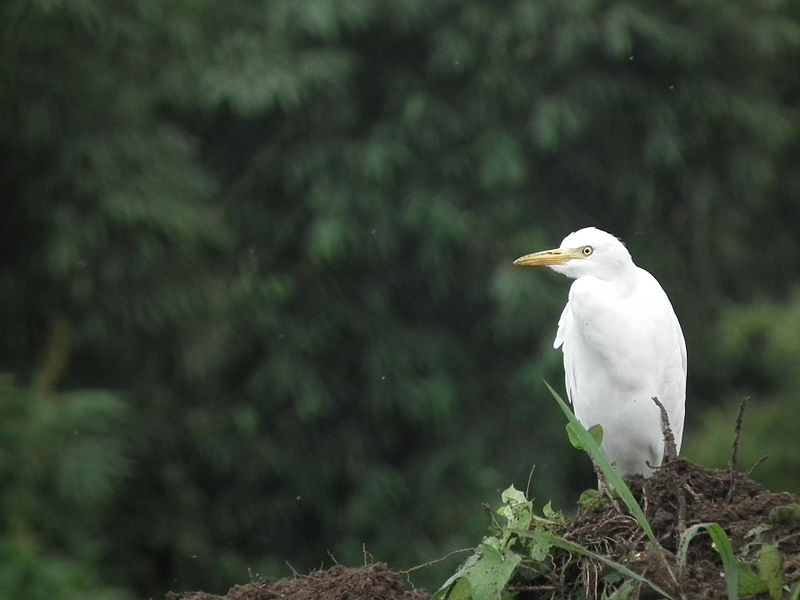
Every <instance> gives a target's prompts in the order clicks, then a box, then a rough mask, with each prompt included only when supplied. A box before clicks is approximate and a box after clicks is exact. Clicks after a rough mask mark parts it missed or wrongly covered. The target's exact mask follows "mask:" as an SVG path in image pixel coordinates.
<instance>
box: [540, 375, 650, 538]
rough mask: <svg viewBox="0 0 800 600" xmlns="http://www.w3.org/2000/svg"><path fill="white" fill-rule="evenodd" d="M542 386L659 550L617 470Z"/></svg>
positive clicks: (565, 404) (591, 436) (590, 435)
mask: <svg viewBox="0 0 800 600" xmlns="http://www.w3.org/2000/svg"><path fill="white" fill-rule="evenodd" d="M544 384H545V385H546V386H547V389H549V390H550V393H551V394H552V395H553V397H554V398H555V399H556V401H557V402H558V405H559V406H560V407H561V410H562V411H563V412H564V415H566V417H567V420H568V421H569V423H570V425H572V433H573V435H575V436H576V437H577V438H578V440H579V441H580V443H581V444H582V446H583V449H584V450H585V451H586V452H588V453H589V456H591V457H592V460H593V461H594V463H595V464H596V465H597V466H598V467H599V468H600V471H602V473H603V476H604V477H605V479H606V482H607V483H608V485H609V486H611V488H612V489H613V490H614V491H615V492H616V493H617V495H618V496H619V498H620V500H622V502H623V503H624V504H625V506H626V507H627V508H628V510H629V511H630V512H631V514H632V515H633V517H634V518H635V519H636V521H637V522H638V523H639V527H641V528H642V531H644V533H645V535H647V537H648V538H649V539H650V541H651V542H652V543H653V545H655V547H656V548H659V549H660V548H661V545H660V544H659V543H658V539H657V538H656V535H655V533H653V528H652V527H650V522H649V521H648V520H647V517H646V516H645V514H644V511H642V508H641V507H640V506H639V503H638V502H636V499H635V498H634V497H633V494H632V493H631V490H630V489H629V488H628V486H627V485H626V484H625V482H624V481H623V480H622V477H620V475H619V473H617V470H616V469H615V468H614V467H613V466H612V465H611V463H610V462H608V459H607V458H606V456H605V454H603V451H602V450H601V449H600V445H599V444H598V443H597V441H596V440H595V437H594V436H593V435H592V434H590V433H589V432H588V431H587V430H586V428H585V427H584V426H583V425H581V423H580V421H578V419H577V417H576V416H575V414H574V413H573V412H572V410H570V408H569V406H567V403H566V402H564V400H563V399H562V398H561V396H559V395H558V392H556V391H555V390H554V389H553V388H552V387H551V386H550V384H549V383H547V382H546V381H545V382H544Z"/></svg>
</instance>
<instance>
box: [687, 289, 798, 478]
mask: <svg viewBox="0 0 800 600" xmlns="http://www.w3.org/2000/svg"><path fill="white" fill-rule="evenodd" d="M798 331H800V293H798V292H797V290H794V291H793V292H792V293H791V295H790V296H789V297H788V298H786V299H785V300H783V301H761V302H757V303H753V304H752V305H750V306H737V307H735V308H730V309H728V310H726V311H725V312H724V313H723V314H722V318H721V319H720V322H719V335H720V337H721V339H722V343H721V344H720V347H721V348H722V349H723V350H724V352H725V354H724V355H723V357H724V359H725V360H724V363H725V365H726V367H727V371H728V374H729V381H730V382H731V387H730V389H729V390H727V391H726V393H727V396H728V399H729V402H726V403H725V404H724V405H720V406H717V407H715V408H714V409H713V410H710V411H708V412H707V413H706V414H704V415H703V417H702V425H701V427H699V428H698V431H697V434H696V436H695V437H696V439H695V440H694V443H693V445H692V447H693V450H694V452H693V458H695V459H697V460H699V461H701V463H702V464H708V465H713V466H719V467H723V466H725V465H726V464H727V461H728V460H730V457H731V451H730V445H725V444H722V443H720V441H721V440H727V441H728V444H731V443H732V442H733V427H732V423H734V421H735V412H736V401H737V400H740V399H741V398H742V397H746V398H747V406H746V409H745V417H744V426H743V431H742V434H741V437H740V440H739V465H740V468H741V469H743V470H747V469H750V468H752V467H753V466H755V465H756V463H757V462H758V461H759V460H761V459H762V458H764V457H768V460H767V461H766V462H765V463H764V464H763V465H759V467H758V470H757V471H756V472H755V475H754V477H756V478H757V479H758V480H760V481H762V482H763V483H764V484H766V485H767V486H768V487H770V488H771V489H774V490H781V491H783V490H788V491H791V492H794V493H796V494H800V447H798V445H797V444H796V443H791V442H790V443H787V440H794V439H796V438H797V428H798V423H800V420H799V419H798V418H797V417H798V416H800V413H799V412H798V408H797V389H798V388H800V372H798V370H797V368H796V364H797V356H798V354H800V336H798V335H797V332H798Z"/></svg>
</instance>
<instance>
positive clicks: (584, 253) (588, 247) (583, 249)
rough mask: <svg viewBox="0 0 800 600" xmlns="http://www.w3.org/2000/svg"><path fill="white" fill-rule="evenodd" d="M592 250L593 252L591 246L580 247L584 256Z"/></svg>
mask: <svg viewBox="0 0 800 600" xmlns="http://www.w3.org/2000/svg"><path fill="white" fill-rule="evenodd" d="M592 252H594V249H593V248H592V247H591V246H584V247H583V248H581V253H582V254H583V255H584V256H591V255H592Z"/></svg>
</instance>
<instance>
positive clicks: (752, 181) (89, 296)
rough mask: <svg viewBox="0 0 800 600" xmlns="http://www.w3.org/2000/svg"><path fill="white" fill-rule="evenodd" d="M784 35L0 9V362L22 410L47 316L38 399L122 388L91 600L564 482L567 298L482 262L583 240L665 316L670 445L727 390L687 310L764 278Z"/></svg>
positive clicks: (386, 10)
mask: <svg viewBox="0 0 800 600" xmlns="http://www.w3.org/2000/svg"><path fill="white" fill-rule="evenodd" d="M797 12H798V11H797V8H796V7H795V6H794V5H793V4H792V3H788V2H781V1H780V0H777V1H774V2H770V3H756V2H751V1H747V0H732V1H729V2H725V3H720V2H717V1H714V0H702V1H699V2H692V3H686V2H681V3H677V4H670V5H664V4H663V3H657V2H639V1H637V2H633V1H629V2H626V1H618V2H610V1H605V0H601V1H599V2H572V3H564V2H561V1H560V0H559V1H557V0H535V1H534V0H507V1H503V2H493V3H484V2H479V1H477V0H475V1H455V0H446V1H441V2H424V1H422V0H410V1H407V2H403V3H396V2H388V1H381V2H375V1H370V0H294V1H292V2H285V1H283V0H271V1H267V2H262V3H212V2H197V1H192V2H188V1H178V2H172V3H163V2H158V1H157V0H136V1H135V2H130V3H127V4H126V5H125V6H124V7H122V6H114V7H111V6H96V5H94V4H90V3H82V2H77V3H66V2H57V1H56V2H54V1H52V0H37V1H34V2H22V1H21V0H10V1H8V2H6V3H4V4H3V6H2V8H0V17H1V18H0V21H1V22H2V23H3V24H4V25H3V27H4V37H3V41H2V57H1V58H2V61H1V62H0V74H1V75H2V78H0V81H2V82H3V84H2V85H0V109H2V110H0V149H1V150H0V151H1V152H2V153H3V155H4V157H6V160H5V161H4V163H3V167H2V169H1V170H0V183H2V186H3V189H4V190H6V191H7V194H6V195H7V200H6V202H5V203H4V204H5V205H4V208H5V209H6V210H5V211H4V218H3V219H2V220H0V226H2V227H3V231H2V235H0V240H2V242H0V243H2V244H3V247H2V250H3V251H2V253H0V257H1V258H0V261H1V262H0V283H2V285H3V288H4V290H6V293H5V294H4V296H3V300H2V301H3V303H4V306H3V308H4V310H2V311H0V331H2V334H0V335H2V336H3V342H4V343H3V346H2V355H0V360H1V361H2V365H3V368H4V369H5V370H7V371H9V372H15V373H18V374H19V375H20V380H22V381H27V380H28V379H30V380H31V381H34V380H35V378H36V376H37V374H36V368H35V365H37V364H39V353H40V350H39V347H40V345H41V344H42V343H43V338H44V337H46V336H45V335H44V334H43V333H42V332H43V331H45V330H47V329H48V328H49V327H50V323H52V322H54V321H58V320H61V319H63V320H64V321H65V322H66V323H68V324H69V328H70V329H71V331H73V332H74V335H73V336H72V337H71V341H70V350H69V355H70V356H71V360H70V362H69V364H68V365H64V366H63V367H62V368H61V370H60V371H59V372H58V376H57V377H54V385H52V386H51V389H56V386H57V385H58V384H59V383H60V384H61V385H62V386H66V387H67V388H74V387H80V388H86V387H97V388H112V389H124V390H126V392H127V393H126V395H125V397H126V399H127V400H128V402H129V403H130V406H131V407H132V410H130V411H129V412H127V413H126V421H125V423H124V424H120V425H119V427H118V429H117V430H116V432H117V435H118V436H119V437H120V439H124V440H125V442H126V446H125V447H126V449H127V451H126V456H127V458H128V460H130V466H129V470H128V471H127V473H128V476H127V477H126V478H125V479H124V480H118V479H115V480H114V485H113V486H112V487H114V488H115V489H116V493H115V494H113V499H114V501H113V502H112V503H109V504H107V505H104V506H103V509H102V510H98V511H96V512H95V513H94V518H95V519H96V520H95V522H94V523H95V526H96V527H97V528H98V530H97V531H98V534H97V535H98V536H99V535H102V534H103V533H104V534H105V536H106V537H105V538H104V540H105V542H104V543H107V544H108V545H107V546H105V547H106V548H107V549H108V551H107V552H105V553H104V554H103V557H102V558H103V561H102V564H103V567H104V569H105V576H106V577H107V579H108V581H113V582H115V583H119V584H121V585H127V586H131V587H133V588H135V589H136V591H137V593H138V594H140V595H157V594H159V593H161V592H162V591H164V590H165V589H166V588H173V589H176V588H180V589H185V588H190V587H191V588H195V587H203V588H206V589H209V590H211V591H222V590H224V589H225V588H226V587H227V586H228V585H230V584H232V583H234V582H235V581H242V580H243V579H245V578H246V577H247V576H248V570H250V571H251V572H252V573H258V574H260V575H263V576H273V575H276V574H282V573H284V572H285V566H284V561H285V560H289V561H290V562H292V564H294V566H295V567H297V568H300V569H305V568H310V567H312V566H316V565H318V564H319V563H320V561H322V560H325V559H326V553H325V551H326V550H330V551H331V553H332V554H333V555H334V556H336V558H337V559H339V560H341V561H342V562H355V561H359V560H361V557H362V543H363V544H364V546H365V548H366V550H367V551H368V552H371V553H373V554H374V555H375V556H376V557H377V558H379V559H382V560H389V561H391V562H392V563H393V564H395V565H397V566H399V567H402V566H410V565H411V564H414V563H417V562H423V561H426V560H429V559H431V558H433V557H435V556H438V555H442V554H445V553H446V552H447V551H449V550H452V549H453V548H455V547H463V546H465V545H470V544H472V543H474V541H475V540H476V539H478V537H479V536H480V534H481V532H482V531H483V529H484V522H483V520H482V519H481V518H480V514H479V512H478V511H477V510H476V509H477V507H478V506H479V503H480V502H481V501H486V500H487V499H488V498H494V497H495V496H496V495H495V493H494V490H495V489H496V488H499V487H500V486H503V487H505V486H506V485H507V484H508V483H509V482H510V481H514V482H515V483H516V484H517V487H520V488H521V487H523V486H524V485H525V483H526V481H527V479H528V475H529V472H530V469H531V465H532V464H534V463H535V464H536V465H537V468H536V472H535V476H534V479H533V490H534V492H535V493H537V494H540V495H546V496H548V497H554V498H555V499H556V500H557V501H560V502H564V501H565V500H567V499H568V498H570V497H572V496H574V494H575V493H576V492H577V491H578V490H579V489H580V488H582V487H585V486H587V485H590V483H591V475H590V469H588V466H587V465H586V464H585V462H586V461H585V460H584V459H583V457H582V456H580V455H578V454H577V453H574V452H570V451H569V450H568V443H567V442H566V440H565V439H564V438H565V436H564V435H563V423H562V420H561V418H560V417H559V416H558V411H557V410H554V409H553V407H552V405H551V401H550V400H549V399H548V398H549V397H548V395H547V393H546V392H545V390H544V388H543V385H542V384H541V379H542V378H546V379H547V380H549V381H551V382H553V383H558V382H560V379H561V367H560V358H559V355H558V353H557V352H554V351H553V350H552V349H551V347H550V346H551V340H552V336H553V335H554V332H555V326H556V321H557V318H558V315H559V311H560V310H561V307H562V306H563V303H564V300H565V297H566V289H567V282H566V281H560V280H559V279H558V278H557V277H556V276H549V275H545V274H542V275H532V274H531V273H525V272H517V271H515V270H513V269H512V267H511V266H510V261H511V259H513V258H514V257H516V256H518V255H519V254H521V253H523V252H527V251H531V250H534V249H537V248H540V247H546V246H547V247H549V246H550V245H552V244H553V243H557V242H558V240H559V239H560V238H561V236H563V235H565V234H566V233H568V232H569V231H572V230H574V229H577V228H579V227H581V226H585V225H588V224H594V225H597V226H600V227H603V228H605V229H608V230H610V231H612V232H614V233H616V234H618V235H620V236H621V237H622V239H624V240H625V241H627V242H628V244H629V246H630V247H631V250H632V253H633V254H634V256H635V257H636V259H637V261H638V262H639V263H640V264H642V265H643V266H646V267H647V268H648V269H650V270H651V271H653V272H654V274H655V275H656V276H657V277H658V278H659V279H660V280H661V281H662V282H663V283H664V285H665V287H666V288H667V290H668V292H669V293H670V295H671V297H672V298H673V300H674V303H675V305H676V308H677V312H678V314H679V317H680V318H681V320H682V322H683V323H684V326H685V330H686V334H687V339H688V343H689V356H690V365H691V373H690V386H691V388H690V399H689V402H690V411H689V423H690V429H691V426H692V425H691V423H692V420H693V415H697V414H698V413H699V412H700V410H701V407H702V406H703V404H704V403H705V404H714V403H718V401H715V399H717V398H727V397H729V396H730V394H731V391H732V389H733V386H732V382H731V381H729V380H728V375H729V371H728V370H727V369H726V368H725V367H724V364H723V363H722V362H721V361H720V360H719V359H718V357H719V356H722V354H721V352H722V350H723V349H724V348H723V346H724V344H725V343H726V341H725V340H726V339H727V338H724V337H723V338H717V337H716V332H717V331H718V330H717V329H716V327H715V326H714V324H715V323H717V320H718V318H719V308H720V306H721V305H722V303H723V299H725V302H727V303H736V302H749V301H751V300H752V296H753V293H754V290H759V291H760V293H761V294H763V296H764V297H765V298H768V297H770V296H773V295H780V294H783V293H785V291H786V290H787V289H789V288H790V287H791V279H792V277H791V276H790V277H786V273H785V269H786V267H785V265H787V264H795V263H796V262H797V260H798V259H800V244H798V242H797V241H796V239H795V236H794V234H793V231H792V230H791V228H787V227H786V223H787V222H790V220H793V219H797V217H798V216H800V215H798V207H797V205H796V202H794V200H793V199H794V198H795V197H796V194H797V192H798V191H800V186H798V181H799V180H798V174H797V172H796V169H791V168H789V165H791V164H792V160H793V157H794V156H795V155H796V153H797V150H798V114H797V112H798V107H797V105H796V102H795V99H796V97H797V92H798V88H800V86H799V85H798V83H799V82H798V77H797V75H796V74H795V73H796V69H794V68H793V66H794V65H796V63H797V59H798V49H800V20H798V14H797ZM767 198H769V201H766V200H765V199H767ZM756 244H757V245H756ZM768 249H769V250H770V251H765V250H768ZM732 310H734V309H732ZM765 376H766V375H765ZM110 427H111V425H110ZM7 435H9V434H7V433H6V434H3V433H0V447H2V446H3V445H4V444H6V443H7V440H6V437H5V436H7ZM54 439H56V438H54ZM690 439H692V438H690ZM720 443H722V444H723V445H725V444H728V440H727V438H725V439H723V440H721V441H720ZM787 443H791V442H790V441H789V440H787ZM581 469H583V473H584V474H585V478H584V479H583V480H581V479H580V478H579V477H578V478H576V474H579V473H581ZM117 486H121V487H117ZM64 527H65V528H66V529H65V531H67V530H68V526H67V525H64ZM103 527H105V528H106V529H105V530H104V532H103V531H102V530H103ZM448 568H449V566H447V565H445V566H443V570H444V571H446V570H447V569H448ZM436 578H437V575H436V573H435V572H434V573H433V574H432V575H430V579H429V581H431V582H434V581H435V580H436Z"/></svg>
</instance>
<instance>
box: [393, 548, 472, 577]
mask: <svg viewBox="0 0 800 600" xmlns="http://www.w3.org/2000/svg"><path fill="white" fill-rule="evenodd" d="M474 551H475V548H461V549H459V550H453V551H452V552H448V553H447V554H445V555H444V556H442V557H441V558H435V559H433V560H429V561H428V562H426V563H422V564H421V565H417V566H415V567H411V568H410V569H406V570H405V571H398V573H400V574H401V575H406V576H408V575H409V574H411V573H413V572H414V571H419V570H420V569H426V568H428V567H432V566H433V565H438V564H439V563H440V562H444V561H446V560H447V559H448V558H450V557H452V556H455V555H456V554H464V553H466V552H474Z"/></svg>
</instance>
